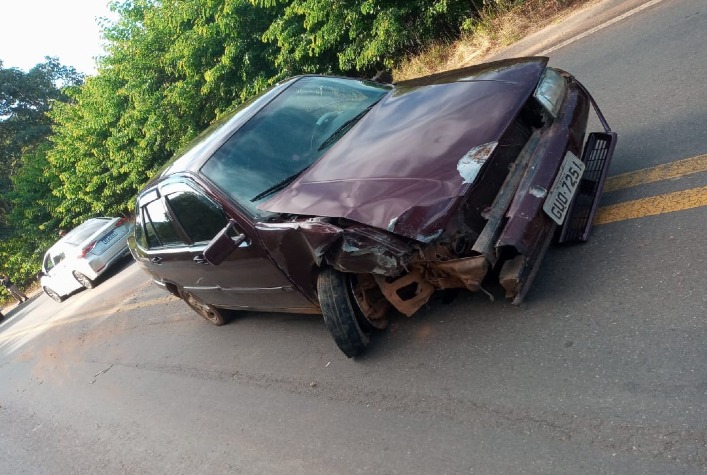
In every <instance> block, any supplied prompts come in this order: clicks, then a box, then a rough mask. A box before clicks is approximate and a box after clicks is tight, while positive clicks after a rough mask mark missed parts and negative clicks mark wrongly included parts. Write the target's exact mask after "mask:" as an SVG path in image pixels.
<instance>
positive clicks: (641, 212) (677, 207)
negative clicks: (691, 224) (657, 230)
mask: <svg viewBox="0 0 707 475" xmlns="http://www.w3.org/2000/svg"><path fill="white" fill-rule="evenodd" d="M701 206H707V186H703V187H701V188H692V189H689V190H684V191H676V192H674V193H666V194H663V195H658V196H652V197H650V198H642V199H639V200H633V201H627V202H625V203H618V204H615V205H609V206H604V207H602V208H599V209H598V210H597V214H596V216H595V218H594V224H607V223H613V222H616V221H623V220H625V219H634V218H642V217H644V216H653V215H656V214H663V213H672V212H673V211H682V210H686V209H691V208H699V207H701Z"/></svg>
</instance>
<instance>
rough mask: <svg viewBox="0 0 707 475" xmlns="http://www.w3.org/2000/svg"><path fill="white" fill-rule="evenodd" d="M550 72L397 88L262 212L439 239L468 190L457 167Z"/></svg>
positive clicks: (506, 66)
mask: <svg viewBox="0 0 707 475" xmlns="http://www.w3.org/2000/svg"><path fill="white" fill-rule="evenodd" d="M546 64H547V58H540V57H538V58H523V59H514V60H505V61H498V62H495V63H488V64H484V65H481V66H474V67H470V68H465V69H461V70H456V71H451V72H448V73H442V74H437V75H433V76H428V77H425V78H420V79H416V80H412V81H405V82H400V83H397V84H396V86H395V88H394V89H393V90H392V91H391V92H390V93H389V94H388V95H387V96H385V97H384V98H383V99H382V100H381V101H380V102H379V103H378V104H376V106H375V107H374V108H373V109H371V111H370V112H369V113H368V114H367V115H366V116H364V117H363V118H362V119H361V120H360V121H359V122H358V123H357V124H356V125H355V126H354V127H353V128H352V129H351V130H350V131H349V132H348V133H347V134H346V135H345V136H344V137H343V138H341V139H340V140H339V141H338V142H337V143H336V144H335V145H334V146H333V147H332V148H331V149H330V150H329V151H328V152H327V153H326V154H325V155H324V156H322V157H321V158H320V159H319V160H318V161H317V162H316V163H315V164H314V165H313V166H312V167H311V168H310V169H308V170H307V171H306V172H305V173H303V174H302V175H301V176H300V177H299V178H298V179H297V180H295V181H294V182H293V183H292V184H291V185H290V186H288V187H287V188H286V189H284V190H283V191H282V192H280V193H278V194H277V195H275V196H274V197H273V198H271V199H270V200H268V201H266V202H264V203H262V204H261V205H260V206H259V208H260V209H263V210H265V211H271V212H276V213H291V214H298V215H311V216H325V217H332V218H347V219H351V220H353V221H357V222H359V223H363V224H367V225H370V226H374V227H376V228H381V229H386V230H388V231H391V232H394V233H397V234H400V235H403V236H407V237H409V238H412V239H416V240H419V241H423V242H427V241H429V240H431V239H433V238H435V237H436V236H438V235H439V234H440V233H441V232H442V230H443V227H444V225H445V223H446V222H447V220H448V216H449V214H450V212H451V211H452V210H453V209H454V208H455V206H456V205H457V203H458V201H459V197H461V196H463V195H464V194H465V193H466V191H467V190H468V188H469V187H470V186H471V185H472V184H473V181H474V178H475V177H469V174H468V172H465V170H464V167H463V166H462V160H463V159H464V158H465V157H468V155H469V152H470V151H472V150H473V149H475V148H476V147H478V146H482V145H484V144H489V143H493V142H497V141H498V140H499V139H500V137H501V135H502V134H503V132H504V131H505V130H506V129H507V128H508V126H509V125H510V124H511V123H512V121H513V120H514V118H515V117H516V115H517V114H518V112H519V111H520V109H521V107H522V106H523V104H524V103H525V102H526V101H527V99H528V97H529V96H530V95H531V94H532V92H533V90H534V89H535V86H536V84H537V83H538V81H539V79H540V76H541V75H542V72H543V70H544V68H545V65H546ZM467 160H468V159H467ZM477 175H478V174H477Z"/></svg>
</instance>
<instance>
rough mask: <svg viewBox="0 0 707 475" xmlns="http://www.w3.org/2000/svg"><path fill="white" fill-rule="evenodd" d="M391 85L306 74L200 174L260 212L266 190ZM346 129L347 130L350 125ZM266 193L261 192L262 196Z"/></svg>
mask: <svg viewBox="0 0 707 475" xmlns="http://www.w3.org/2000/svg"><path fill="white" fill-rule="evenodd" d="M388 90H389V87H388V86H385V85H382V84H377V83H370V82H366V81H360V80H353V79H344V78H331V77H327V78H324V77H303V78H301V79H299V80H298V81H296V82H294V83H293V84H291V85H290V86H289V87H288V88H287V89H286V90H285V91H284V92H283V93H281V94H280V95H279V96H277V97H276V98H275V99H273V100H272V102H270V103H269V104H267V105H266V106H265V107H263V108H262V109H261V110H260V111H259V112H258V113H257V114H256V115H255V116H253V117H252V118H251V119H250V120H249V121H248V122H247V123H245V124H244V125H243V126H242V127H241V128H240V129H238V130H237V131H236V132H235V133H234V134H233V135H232V136H231V137H230V138H229V139H228V140H227V141H226V142H224V144H223V145H222V146H221V147H220V148H219V149H218V150H216V152H214V154H213V155H212V156H211V157H210V158H209V160H208V161H207V162H206V163H205V164H204V166H203V167H202V169H201V171H202V173H203V174H204V175H205V176H206V177H207V178H209V179H210V180H211V181H213V182H214V183H215V184H216V185H217V186H218V187H219V188H221V189H222V190H223V191H225V192H226V193H227V194H229V195H230V196H231V197H232V198H233V199H234V200H235V201H236V202H237V203H238V204H240V205H241V206H242V207H244V208H245V210H246V211H248V212H250V213H251V214H253V215H256V216H264V215H266V214H267V213H265V212H263V211H259V210H258V209H257V205H258V203H259V202H260V201H262V200H263V199H265V198H266V197H267V194H263V192H264V191H266V190H269V189H271V188H273V187H274V186H276V185H277V184H278V183H280V182H283V181H286V180H287V179H288V178H289V177H292V176H294V175H296V174H297V173H299V172H301V171H302V170H304V169H306V168H307V167H309V166H310V165H311V164H312V163H314V162H315V161H316V160H317V159H318V158H319V157H320V156H321V155H322V154H323V153H324V152H325V151H326V149H327V148H328V147H329V146H331V144H333V143H334V142H335V140H333V141H332V140H331V139H332V137H334V138H335V139H338V138H340V136H343V133H341V134H340V135H339V134H338V132H337V130H338V129H340V128H346V127H349V126H351V125H353V123H354V122H355V121H354V119H357V118H360V116H362V114H363V113H365V111H366V110H367V109H368V108H370V106H371V105H372V104H375V103H376V102H377V101H378V100H380V99H381V98H382V97H383V96H384V95H385V94H386V93H387V92H388ZM346 130H348V129H346ZM261 195H262V196H261Z"/></svg>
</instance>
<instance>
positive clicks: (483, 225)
mask: <svg viewBox="0 0 707 475" xmlns="http://www.w3.org/2000/svg"><path fill="white" fill-rule="evenodd" d="M557 74H559V75H561V77H562V78H563V80H565V81H566V84H567V87H566V92H565V93H564V95H563V97H562V101H561V102H560V103H559V104H558V105H557V106H556V108H555V109H554V110H552V109H551V110H548V109H547V108H546V107H544V106H543V107H541V106H542V104H540V105H539V104H538V102H537V101H529V104H528V105H527V106H526V107H525V108H524V110H523V111H522V112H521V114H519V116H518V118H517V119H516V121H515V122H514V123H513V125H512V126H511V127H510V128H509V130H508V131H507V132H506V134H504V136H503V137H502V139H501V140H500V141H499V143H498V144H493V149H494V150H492V151H493V155H492V156H491V157H488V154H489V148H490V147H488V146H485V147H483V148H482V149H481V150H475V151H473V153H470V154H468V156H466V157H464V158H465V159H466V160H465V162H464V163H463V164H462V165H464V170H465V171H468V170H471V169H472V168H473V169H474V170H473V174H474V175H477V174H478V175H479V176H480V178H481V179H480V180H478V181H477V182H476V183H475V184H474V186H472V187H471V188H470V190H469V191H468V193H467V194H466V195H465V196H464V197H461V198H460V200H459V202H458V203H456V204H455V205H454V207H453V213H452V215H453V216H452V218H450V219H449V220H448V221H447V222H446V223H445V229H444V232H442V229H440V232H439V236H438V237H437V238H435V239H433V240H430V241H428V242H420V241H419V240H410V239H407V238H404V237H400V236H399V235H396V234H391V233H388V232H385V231H380V230H376V229H372V228H369V227H366V226H361V225H355V226H352V227H349V228H347V229H346V230H345V231H344V234H343V238H342V241H341V244H340V245H338V246H336V247H335V249H331V250H330V251H329V252H328V253H327V255H326V259H327V262H328V263H329V264H330V265H331V266H333V267H335V268H336V269H338V270H340V271H342V272H349V273H355V274H357V275H367V276H372V279H371V278H368V277H366V278H365V279H363V278H359V279H358V280H359V281H362V280H363V281H365V282H366V286H367V290H366V292H365V294H366V295H368V296H371V295H375V298H371V297H367V298H366V299H364V301H368V300H374V301H376V302H378V301H380V297H379V295H382V296H383V297H384V298H385V301H386V302H387V303H389V304H390V305H392V307H394V308H395V309H396V310H397V311H399V312H400V313H402V314H404V315H407V316H410V315H412V314H414V313H415V312H417V311H418V310H419V309H420V308H421V307H422V306H423V305H425V304H426V303H427V301H428V300H429V299H430V297H431V296H432V295H433V294H434V293H435V292H436V291H439V290H446V289H466V290H469V291H472V292H476V291H479V290H483V288H482V283H483V282H484V281H485V280H486V279H487V278H488V277H489V276H494V278H497V281H498V283H499V284H500V285H501V286H502V287H503V289H504V290H505V294H506V298H507V299H509V300H511V301H512V302H513V303H514V304H520V303H521V302H522V301H523V299H524V298H525V295H526V294H527V291H528V289H529V288H530V286H531V284H532V282H533V280H534V278H535V275H536V274H537V271H538V268H539V265H540V263H541V261H542V258H543V256H544V254H545V252H546V250H547V248H548V246H549V245H550V243H551V242H552V241H553V239H556V240H557V241H558V242H570V241H585V240H587V238H588V235H589V232H590V229H591V224H592V220H593V216H594V212H595V211H596V208H597V204H598V201H599V197H600V195H601V190H602V187H603V183H604V181H605V179H606V174H607V170H608V166H609V163H610V161H611V157H612V155H613V151H614V147H615V144H616V134H615V133H614V132H612V131H611V130H610V129H609V126H608V124H607V123H606V120H605V119H604V117H603V115H602V114H601V111H600V110H599V108H598V107H597V106H596V104H595V102H594V100H593V98H592V97H591V95H590V94H589V93H588V92H587V91H586V89H585V88H584V87H583V86H582V85H581V84H580V83H578V82H577V81H576V80H575V79H574V78H573V77H571V76H569V75H568V74H566V73H564V72H559V73H557ZM590 107H593V108H594V110H595V112H596V114H597V116H598V117H599V120H600V122H601V123H602V125H603V126H604V129H605V131H604V132H595V133H591V134H589V136H588V138H587V140H585V130H586V126H587V118H588V113H589V108H590ZM479 153H481V154H482V155H484V157H483V160H486V159H487V158H488V161H489V162H490V164H489V166H488V167H487V168H486V169H481V170H478V169H476V167H473V166H472V164H474V163H476V162H475V157H476V156H478V154H479ZM568 156H572V157H579V159H580V160H581V162H582V164H583V168H584V172H583V174H582V176H581V177H580V178H579V183H578V185H577V188H576V191H575V192H574V194H573V196H570V197H569V202H568V203H567V210H566V212H565V215H564V216H563V219H562V221H561V222H560V223H558V222H557V219H556V218H553V217H551V216H550V215H549V214H548V212H547V210H546V209H544V208H547V204H546V203H547V201H548V199H549V198H548V196H549V195H550V194H551V191H552V189H553V187H557V186H558V183H560V184H562V181H561V179H562V177H558V173H559V171H561V170H562V171H564V168H563V162H565V161H566V160H567V157H568ZM460 167H461V165H460ZM504 169H505V170H504ZM471 181H473V180H471ZM428 222H429V221H428ZM398 224H400V225H402V224H401V223H398ZM372 282H375V284H376V285H377V288H375V289H374V288H373V287H374V286H372ZM378 292H379V293H380V294H378ZM364 306H366V305H364ZM370 307H372V306H370ZM376 311H377V312H380V305H378V306H377V307H376ZM374 318H375V319H380V318H381V317H380V316H379V315H378V314H376V315H375V316H374Z"/></svg>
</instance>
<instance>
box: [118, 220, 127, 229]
mask: <svg viewBox="0 0 707 475" xmlns="http://www.w3.org/2000/svg"><path fill="white" fill-rule="evenodd" d="M127 220H128V218H120V219H119V220H118V221H116V223H115V227H116V228H119V227H121V226H122V225H123V224H125V222H126V221H127Z"/></svg>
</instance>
